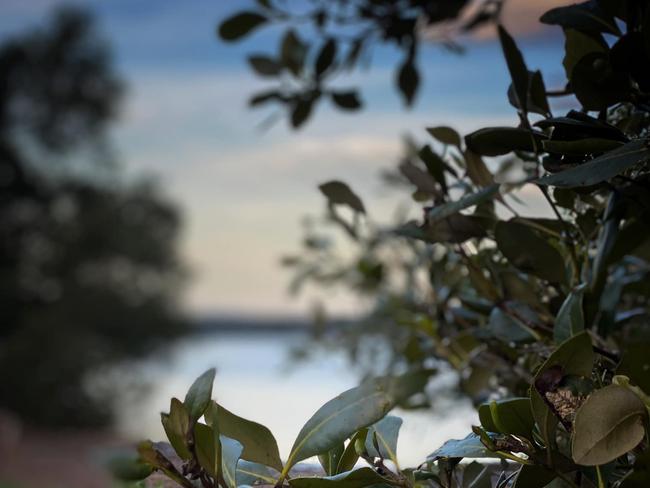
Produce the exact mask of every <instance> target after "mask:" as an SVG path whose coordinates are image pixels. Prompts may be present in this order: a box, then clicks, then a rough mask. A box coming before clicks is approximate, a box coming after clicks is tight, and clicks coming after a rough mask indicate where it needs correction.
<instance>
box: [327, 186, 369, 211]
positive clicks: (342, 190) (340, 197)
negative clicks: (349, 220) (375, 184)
mask: <svg viewBox="0 0 650 488" xmlns="http://www.w3.org/2000/svg"><path fill="white" fill-rule="evenodd" d="M318 189H319V190H320V191H321V193H322V194H323V195H325V197H326V198H327V200H328V201H329V202H330V203H332V204H335V205H347V206H349V207H350V208H351V209H352V210H354V211H356V212H359V213H366V209H365V208H364V206H363V202H362V201H361V199H360V198H359V197H358V196H357V194H356V193H354V192H353V191H352V190H351V189H350V187H349V186H348V185H346V184H345V183H343V182H342V181H328V182H327V183H323V184H322V185H319V186H318Z"/></svg>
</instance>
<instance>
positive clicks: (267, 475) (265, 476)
mask: <svg viewBox="0 0 650 488" xmlns="http://www.w3.org/2000/svg"><path fill="white" fill-rule="evenodd" d="M276 479H277V477H274V476H273V474H272V473H271V471H270V470H269V468H267V467H266V466H264V465H263V464H259V463H252V462H250V461H245V460H243V459H240V460H239V462H238V463H237V486H241V485H248V486H252V485H254V484H256V483H257V482H263V483H264V484H267V485H274V484H275V480H276Z"/></svg>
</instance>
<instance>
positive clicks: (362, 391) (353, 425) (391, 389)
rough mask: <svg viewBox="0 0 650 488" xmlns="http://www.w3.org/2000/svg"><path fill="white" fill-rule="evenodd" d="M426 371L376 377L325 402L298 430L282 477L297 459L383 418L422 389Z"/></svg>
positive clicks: (331, 445)
mask: <svg viewBox="0 0 650 488" xmlns="http://www.w3.org/2000/svg"><path fill="white" fill-rule="evenodd" d="M429 375H430V372H429V371H422V372H414V373H406V374H404V375H401V376H397V377H391V376H385V377H380V378H375V379H373V380H370V381H367V382H365V383H363V384H361V385H360V386H358V387H356V388H352V389H350V390H348V391H346V392H344V393H342V394H340V395H339V396H337V397H336V398H334V399H332V400H330V401H329V402H327V403H326V404H325V405H323V406H322V407H321V408H320V409H318V411H317V412H316V413H315V414H314V415H313V416H312V417H311V418H310V419H309V420H308V421H307V423H306V424H305V425H304V427H303V428H302V429H301V430H300V432H299V434H298V437H297V438H296V440H295V442H294V445H293V447H292V449H291V453H290V454H289V457H288V459H287V461H286V463H285V466H284V470H283V471H282V475H281V478H282V479H283V478H284V477H285V476H286V474H287V473H288V472H289V469H291V467H292V466H293V465H294V464H296V463H297V462H298V461H302V460H303V459H307V458H308V457H311V456H315V455H317V454H321V453H323V452H326V451H328V450H330V449H332V448H333V447H334V446H336V445H337V444H340V443H341V442H343V441H344V440H345V439H347V438H348V437H349V436H351V435H352V434H353V433H354V432H356V431H358V430H360V429H362V428H364V427H367V426H369V425H371V424H373V423H375V422H377V421H378V420H380V419H382V418H383V417H384V416H385V415H386V414H387V413H388V412H389V411H390V410H391V409H392V408H393V407H394V406H395V405H397V404H398V403H400V402H402V401H404V400H406V399H407V398H409V397H411V396H412V395H413V394H415V393H417V392H420V391H422V389H423V388H424V386H425V385H426V383H427V381H428V377H429Z"/></svg>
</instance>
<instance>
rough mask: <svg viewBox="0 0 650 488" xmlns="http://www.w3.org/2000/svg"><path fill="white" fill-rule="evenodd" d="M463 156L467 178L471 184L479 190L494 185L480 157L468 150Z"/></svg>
mask: <svg viewBox="0 0 650 488" xmlns="http://www.w3.org/2000/svg"><path fill="white" fill-rule="evenodd" d="M464 156H465V162H466V164H467V176H469V179H470V180H471V182H472V183H474V184H475V185H476V186H478V187H481V188H482V187H486V186H489V185H491V184H493V183H494V176H492V173H490V170H489V169H488V168H487V166H486V165H485V161H483V158H481V156H479V155H478V154H476V153H475V152H472V151H470V150H469V149H468V150H466V151H465V153H464Z"/></svg>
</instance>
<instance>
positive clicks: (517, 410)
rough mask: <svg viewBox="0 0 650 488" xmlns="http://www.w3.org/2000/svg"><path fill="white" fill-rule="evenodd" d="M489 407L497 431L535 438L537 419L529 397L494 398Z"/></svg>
mask: <svg viewBox="0 0 650 488" xmlns="http://www.w3.org/2000/svg"><path fill="white" fill-rule="evenodd" d="M489 408H490V415H491V417H492V424H493V426H495V427H496V428H497V430H496V431H495V432H500V433H501V434H512V435H516V436H520V437H525V438H527V439H532V438H533V434H532V432H533V427H534V425H535V419H534V418H533V413H532V411H531V409H530V400H529V399H528V398H509V399H507V400H498V401H495V400H493V401H492V402H490V403H489Z"/></svg>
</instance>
